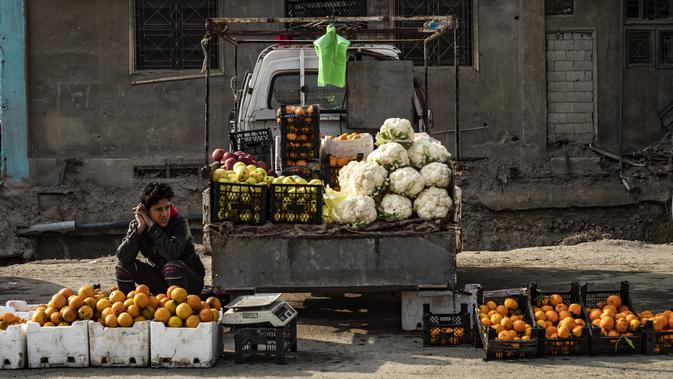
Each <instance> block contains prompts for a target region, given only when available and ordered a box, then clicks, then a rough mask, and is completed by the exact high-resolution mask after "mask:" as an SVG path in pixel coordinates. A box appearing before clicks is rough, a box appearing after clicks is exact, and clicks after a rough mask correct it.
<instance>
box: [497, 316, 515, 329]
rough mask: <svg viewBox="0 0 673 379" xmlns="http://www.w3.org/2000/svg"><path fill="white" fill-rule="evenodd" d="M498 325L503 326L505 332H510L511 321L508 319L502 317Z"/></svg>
mask: <svg viewBox="0 0 673 379" xmlns="http://www.w3.org/2000/svg"><path fill="white" fill-rule="evenodd" d="M500 325H502V326H504V327H505V330H512V327H513V323H512V319H511V318H509V317H503V318H502V320H500Z"/></svg>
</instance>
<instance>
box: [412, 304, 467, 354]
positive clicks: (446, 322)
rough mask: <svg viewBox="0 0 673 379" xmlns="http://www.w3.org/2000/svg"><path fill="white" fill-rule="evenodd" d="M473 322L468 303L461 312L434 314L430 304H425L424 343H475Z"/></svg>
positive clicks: (436, 344)
mask: <svg viewBox="0 0 673 379" xmlns="http://www.w3.org/2000/svg"><path fill="white" fill-rule="evenodd" d="M471 324H472V323H471V322H470V312H469V311H468V309H467V304H461V305H460V313H451V314H433V313H432V312H430V304H423V345H425V346H459V345H468V344H472V343H473V339H472V325H471Z"/></svg>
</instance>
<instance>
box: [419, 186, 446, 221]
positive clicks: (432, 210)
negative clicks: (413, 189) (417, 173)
mask: <svg viewBox="0 0 673 379" xmlns="http://www.w3.org/2000/svg"><path fill="white" fill-rule="evenodd" d="M451 208H453V201H452V200H451V197H450V196H449V193H448V192H447V191H446V190H445V189H443V188H437V187H430V188H426V189H425V190H423V192H421V193H420V194H419V195H418V198H416V200H414V211H415V212H416V214H417V215H418V217H420V218H422V219H425V220H434V219H438V218H444V217H446V216H447V215H448V214H449V211H450V210H451Z"/></svg>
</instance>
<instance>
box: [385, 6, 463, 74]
mask: <svg viewBox="0 0 673 379" xmlns="http://www.w3.org/2000/svg"><path fill="white" fill-rule="evenodd" d="M395 14H396V15H398V16H408V17H411V16H432V15H442V16H448V15H452V16H455V17H456V18H457V21H458V30H457V40H458V49H459V50H458V51H459V56H458V61H459V64H460V65H461V66H472V60H473V57H472V0H396V2H395ZM399 47H400V50H402V58H403V59H406V60H412V61H414V63H415V64H417V65H423V42H402V43H400V46H399ZM428 47H429V50H430V52H429V56H428V61H429V62H428V64H429V65H431V66H452V65H453V32H451V31H449V32H447V33H445V34H444V35H442V36H441V37H440V38H437V39H436V40H434V41H432V42H431V43H430V44H429V46H428Z"/></svg>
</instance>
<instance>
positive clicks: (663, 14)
mask: <svg viewBox="0 0 673 379" xmlns="http://www.w3.org/2000/svg"><path fill="white" fill-rule="evenodd" d="M624 6H625V7H626V9H625V13H626V17H628V18H632V19H644V20H657V19H666V18H672V17H673V0H627V1H626V2H625V4H624Z"/></svg>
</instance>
